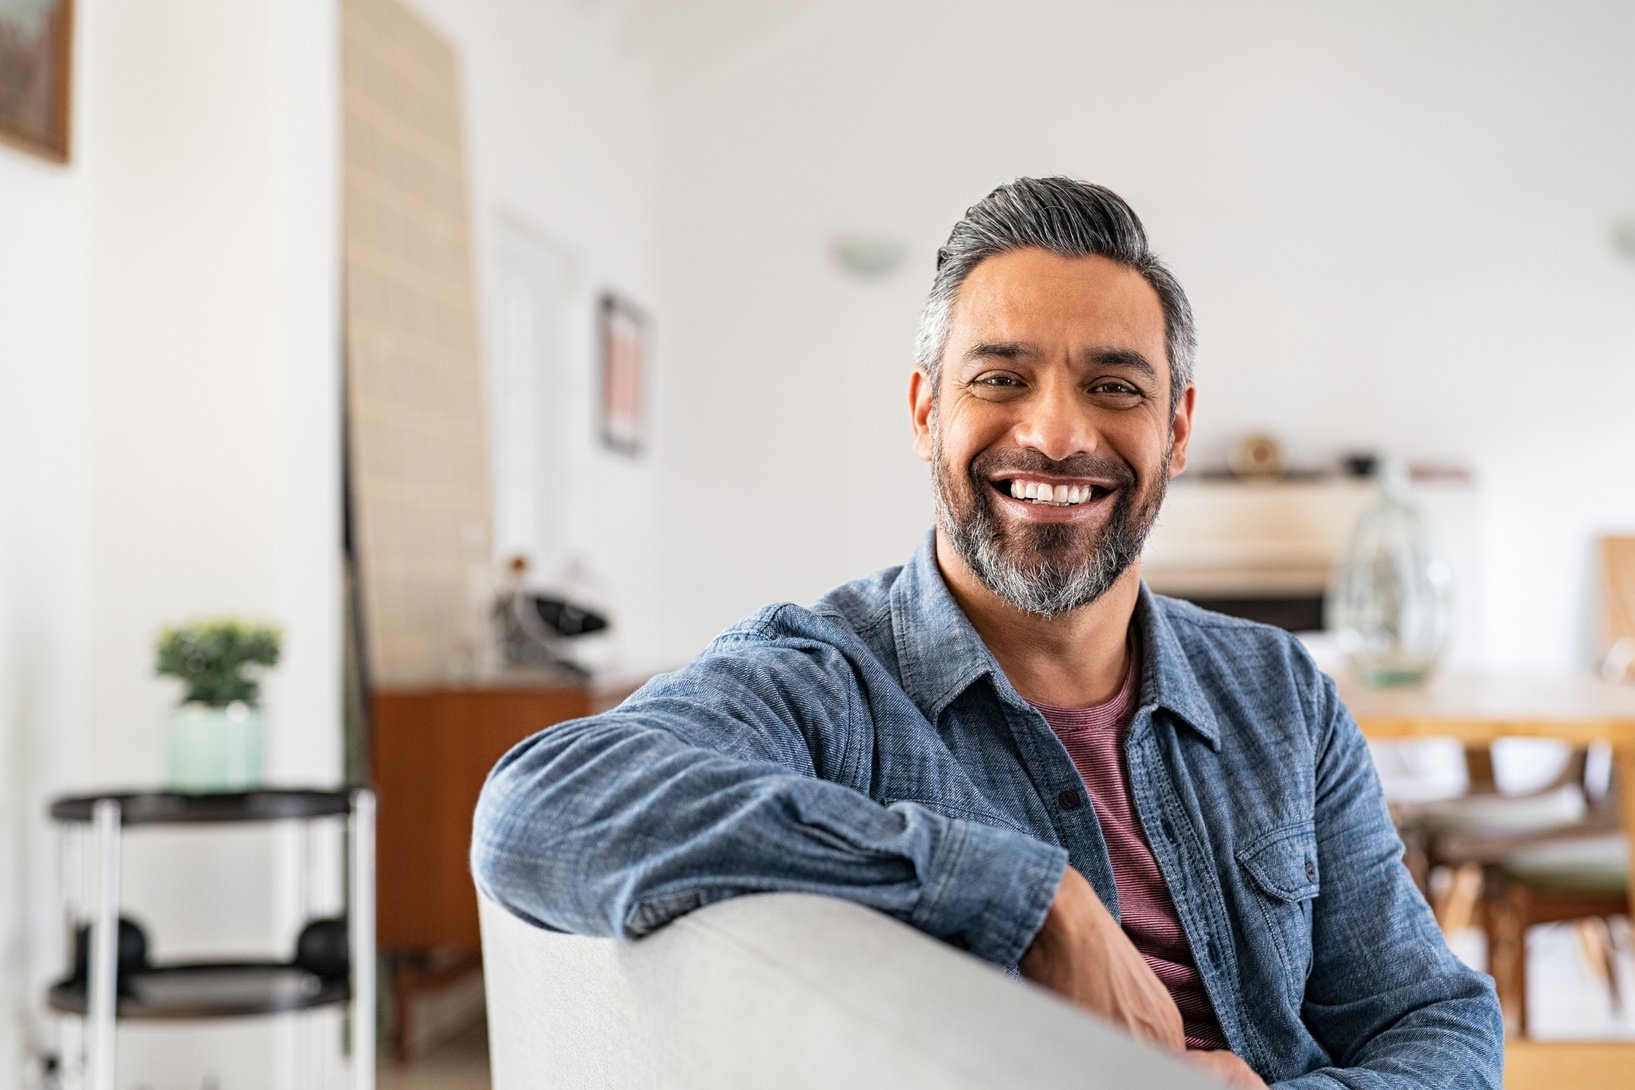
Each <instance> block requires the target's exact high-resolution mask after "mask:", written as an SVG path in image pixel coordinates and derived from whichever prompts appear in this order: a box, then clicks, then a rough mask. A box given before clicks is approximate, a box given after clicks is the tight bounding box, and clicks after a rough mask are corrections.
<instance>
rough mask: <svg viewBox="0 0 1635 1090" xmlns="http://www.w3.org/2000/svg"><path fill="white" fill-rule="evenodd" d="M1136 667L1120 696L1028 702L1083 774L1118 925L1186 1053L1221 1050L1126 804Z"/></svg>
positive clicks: (1171, 910)
mask: <svg viewBox="0 0 1635 1090" xmlns="http://www.w3.org/2000/svg"><path fill="white" fill-rule="evenodd" d="M1139 666H1140V663H1139V662H1138V661H1137V659H1136V656H1135V655H1133V654H1132V655H1131V656H1130V672H1129V674H1128V675H1126V676H1125V678H1124V684H1123V686H1122V687H1121V688H1120V689H1119V691H1118V694H1117V695H1116V696H1114V697H1113V698H1112V699H1111V700H1109V701H1107V703H1105V704H1098V705H1097V706H1096V707H1094V708H1055V707H1051V706H1050V705H1047V704H1039V703H1037V702H1031V701H1030V703H1033V706H1034V707H1035V708H1038V709H1039V712H1040V714H1042V715H1043V716H1044V717H1045V722H1047V723H1049V724H1050V729H1051V730H1053V731H1055V732H1056V737H1058V738H1060V739H1061V741H1062V745H1064V746H1066V747H1067V754H1068V756H1070V757H1072V758H1073V764H1074V766H1075V767H1076V768H1078V770H1079V775H1080V776H1083V777H1084V785H1085V787H1087V788H1089V790H1090V799H1091V801H1092V803H1094V805H1095V807H1096V819H1097V820H1098V821H1099V822H1101V835H1102V838H1103V839H1104V840H1106V842H1107V855H1108V857H1109V858H1110V859H1111V860H1112V864H1113V882H1114V884H1115V885H1117V887H1118V904H1119V908H1120V913H1119V920H1120V922H1121V923H1122V924H1123V926H1124V933H1125V934H1126V935H1128V936H1129V937H1130V941H1131V942H1132V943H1134V944H1135V948H1136V949H1137V950H1139V951H1140V952H1141V956H1142V957H1143V958H1144V959H1145V960H1146V962H1147V965H1148V966H1150V967H1151V968H1152V971H1153V972H1154V973H1156V974H1157V975H1158V979H1159V980H1161V981H1163V983H1164V987H1165V988H1168V989H1169V994H1170V995H1171V996H1172V997H1173V998H1174V1000H1175V1005H1176V1006H1177V1007H1179V1008H1180V1011H1181V1022H1182V1026H1183V1028H1184V1030H1185V1032H1186V1043H1187V1047H1188V1048H1225V1047H1226V1038H1225V1037H1223V1036H1222V1035H1221V1026H1220V1023H1219V1022H1217V1021H1216V1020H1215V1008H1214V1007H1213V1006H1212V1005H1211V1004H1210V1002H1209V995H1208V993H1206V992H1205V991H1204V982H1203V978H1202V977H1200V976H1199V975H1198V966H1197V963H1196V962H1194V961H1193V959H1192V949H1191V948H1190V947H1189V946H1188V945H1187V938H1186V933H1185V932H1183V931H1182V930H1181V918H1180V916H1179V915H1178V914H1177V913H1176V911H1175V902H1174V901H1173V900H1171V899H1170V895H1169V889H1168V887H1166V886H1165V885H1164V876H1163V875H1162V874H1160V873H1159V870H1158V861H1157V860H1156V859H1154V858H1153V855H1152V849H1151V848H1150V847H1148V846H1147V838H1146V836H1145V835H1144V834H1143V833H1142V831H1141V821H1140V819H1139V818H1138V817H1137V816H1136V813H1135V807H1134V806H1133V805H1131V802H1130V782H1129V774H1128V770H1127V769H1126V767H1125V762H1124V739H1125V737H1126V736H1127V735H1128V734H1129V731H1130V719H1131V717H1132V716H1133V715H1134V714H1135V695H1136V678H1137V677H1138V676H1139V674H1140V672H1141V671H1140V669H1139Z"/></svg>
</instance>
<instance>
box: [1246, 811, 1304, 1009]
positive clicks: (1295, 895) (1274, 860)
mask: <svg viewBox="0 0 1635 1090" xmlns="http://www.w3.org/2000/svg"><path fill="white" fill-rule="evenodd" d="M1237 859H1238V866H1239V867H1241V868H1242V869H1243V872H1244V874H1245V875H1246V876H1247V878H1248V882H1247V884H1248V885H1249V886H1250V887H1251V889H1252V890H1253V893H1254V896H1253V897H1252V899H1253V900H1254V901H1255V902H1256V903H1257V904H1258V905H1259V907H1260V911H1261V916H1262V919H1263V921H1264V923H1265V928H1266V930H1265V936H1264V941H1269V942H1270V943H1271V945H1272V947H1273V948H1274V949H1275V950H1276V952H1277V957H1278V960H1279V961H1281V962H1282V964H1283V970H1284V979H1285V980H1287V981H1288V982H1289V983H1290V984H1291V986H1292V991H1293V994H1294V995H1299V994H1301V993H1303V992H1304V991H1305V982H1306V977H1307V976H1308V975H1309V974H1310V973H1311V902H1312V899H1313V898H1315V897H1317V896H1318V895H1319V894H1320V893H1321V892H1322V880H1321V879H1322V876H1321V874H1319V873H1318V869H1317V835H1316V829H1315V827H1314V826H1313V825H1312V823H1311V822H1309V821H1297V822H1293V823H1291V824H1288V825H1282V826H1279V827H1278V828H1276V829H1273V830H1271V831H1270V832H1267V833H1264V834H1262V835H1261V836H1259V837H1257V838H1255V839H1254V840H1253V841H1251V842H1250V843H1249V844H1248V845H1247V846H1246V847H1243V848H1241V849H1239V850H1238V855H1237Z"/></svg>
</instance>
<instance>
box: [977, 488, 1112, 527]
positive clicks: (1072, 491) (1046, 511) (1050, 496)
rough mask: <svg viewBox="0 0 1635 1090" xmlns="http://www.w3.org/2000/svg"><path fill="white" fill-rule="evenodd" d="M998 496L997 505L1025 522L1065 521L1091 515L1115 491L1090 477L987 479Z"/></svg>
mask: <svg viewBox="0 0 1635 1090" xmlns="http://www.w3.org/2000/svg"><path fill="white" fill-rule="evenodd" d="M988 486H989V488H990V489H991V490H992V491H993V493H994V495H995V496H996V497H998V502H997V503H995V504H993V506H994V507H996V508H998V509H999V510H1001V511H1004V512H1005V514H1006V515H1007V516H1009V517H1010V518H1014V519H1019V520H1022V521H1025V522H1034V523H1065V522H1079V521H1082V520H1085V519H1088V518H1090V517H1091V516H1093V515H1094V514H1095V513H1096V512H1098V511H1100V510H1101V509H1102V508H1104V507H1106V506H1107V505H1108V504H1107V501H1108V500H1109V499H1110V498H1111V497H1112V496H1113V495H1114V493H1113V492H1112V491H1110V490H1109V489H1108V488H1107V487H1106V486H1103V485H1098V484H1092V483H1090V482H1088V481H1074V482H1072V483H1068V482H1065V481H1060V480H1047V479H1045V478H1040V477H1032V476H1028V477H1020V476H1018V477H1001V478H997V479H995V480H991V481H989V482H988Z"/></svg>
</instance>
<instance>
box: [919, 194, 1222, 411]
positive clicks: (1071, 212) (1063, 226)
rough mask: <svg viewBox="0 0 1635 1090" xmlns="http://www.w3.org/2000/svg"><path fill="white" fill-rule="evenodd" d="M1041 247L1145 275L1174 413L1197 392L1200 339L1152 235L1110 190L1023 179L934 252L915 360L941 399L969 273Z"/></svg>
mask: <svg viewBox="0 0 1635 1090" xmlns="http://www.w3.org/2000/svg"><path fill="white" fill-rule="evenodd" d="M1030 246H1036V247H1039V248H1040V249H1045V250H1049V251H1050V252H1051V253H1054V254H1060V255H1061V256H1062V257H1091V256H1096V257H1105V258H1108V259H1110V260H1112V261H1116V262H1118V263H1119V264H1120V265H1124V266H1126V267H1128V268H1131V269H1134V270H1135V271H1136V272H1138V273H1140V274H1141V275H1142V277H1143V278H1144V279H1145V280H1146V281H1147V283H1148V284H1151V285H1152V289H1153V291H1155V292H1157V293H1158V303H1159V306H1160V307H1162V308H1163V311H1164V348H1165V351H1166V352H1168V354H1169V377H1170V408H1171V410H1172V411H1173V410H1174V409H1175V407H1176V406H1178V405H1179V404H1180V403H1181V395H1182V394H1183V393H1185V392H1186V388H1187V387H1188V386H1190V385H1192V369H1193V364H1194V363H1195V362H1196V357H1197V352H1198V335H1197V331H1196V329H1195V328H1194V327H1193V324H1192V307H1191V305H1190V304H1188V303H1187V297H1186V292H1184V291H1182V290H1181V284H1180V281H1178V280H1176V279H1175V276H1174V274H1172V273H1171V272H1170V271H1169V269H1168V267H1166V266H1165V265H1164V263H1163V262H1162V261H1160V260H1159V259H1158V255H1156V254H1154V253H1153V252H1152V250H1151V249H1149V248H1148V246H1147V232H1146V231H1145V230H1144V229H1143V228H1142V226H1141V220H1140V219H1138V218H1137V217H1136V214H1135V212H1134V211H1133V210H1132V209H1131V208H1130V206H1129V205H1128V204H1125V203H1124V199H1123V198H1122V197H1120V196H1119V195H1118V194H1117V193H1114V192H1113V191H1112V190H1110V189H1107V188H1105V187H1104V186H1099V185H1095V184H1093V183H1091V182H1080V181H1075V180H1073V179H1072V178H1060V177H1058V178H1018V179H1016V181H1014V182H1011V183H1010V184H1008V185H1002V186H1000V187H999V188H998V189H996V190H994V191H993V192H992V193H990V194H988V195H987V196H986V197H984V198H982V200H980V201H978V202H977V203H976V204H974V205H972V206H971V207H970V208H969V209H967V210H966V212H965V218H964V219H962V220H960V221H959V222H958V223H956V224H954V229H953V231H952V232H950V233H949V235H948V241H947V242H945V243H944V244H943V246H942V248H941V249H939V250H938V251H937V274H936V277H935V278H934V279H933V280H932V281H931V294H930V295H929V296H928V297H927V298H926V301H925V309H924V310H923V311H921V312H920V331H919V334H918V335H917V336H916V337H915V338H914V358H915V361H916V362H917V363H918V364H919V366H920V368H921V369H922V370H924V371H925V373H926V375H927V376H928V377H929V378H930V379H931V389H932V390H933V391H936V389H937V388H938V387H937V384H938V383H939V382H940V381H941V371H942V354H943V351H944V349H946V348H947V347H948V323H949V316H950V312H951V311H952V310H953V305H954V296H955V295H957V294H958V293H959V289H960V285H962V284H964V283H965V278H966V277H967V276H970V275H971V270H972V269H974V268H976V267H977V265H979V264H981V262H982V261H983V260H984V259H986V258H990V257H993V256H995V255H996V254H1003V253H1008V252H1009V251H1011V250H1021V249H1026V248H1028V247H1030Z"/></svg>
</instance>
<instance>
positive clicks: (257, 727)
mask: <svg viewBox="0 0 1635 1090" xmlns="http://www.w3.org/2000/svg"><path fill="white" fill-rule="evenodd" d="M282 639H283V634H282V632H280V630H279V629H278V628H277V627H276V626H274V625H269V624H260V623H255V622H250V621H243V620H239V619H238V618H235V617H220V618H202V619H200V620H195V621H190V622H188V623H187V624H183V625H176V626H173V627H169V628H166V629H164V630H163V631H161V632H160V633H159V640H158V662H157V665H156V667H155V669H156V672H157V673H158V674H159V675H160V676H161V677H175V678H180V679H181V680H182V682H183V684H185V685H186V686H187V689H186V692H185V694H184V695H183V697H182V703H181V705H180V706H179V707H177V708H176V709H175V710H174V711H173V712H171V714H170V722H169V724H168V728H167V731H166V750H167V761H166V763H167V767H168V779H169V782H170V787H171V789H172V790H174V791H187V792H193V793H204V792H216V791H249V790H253V789H255V788H256V787H259V786H260V785H261V754H262V735H263V730H262V719H261V709H260V707H259V704H258V702H259V697H260V689H261V683H260V681H259V680H258V679H257V678H256V677H255V676H253V675H252V674H251V673H248V672H247V671H249V670H250V669H251V668H252V667H259V668H262V669H265V668H267V667H271V666H274V665H276V664H277V662H278V652H279V645H280V643H281V642H282Z"/></svg>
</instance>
